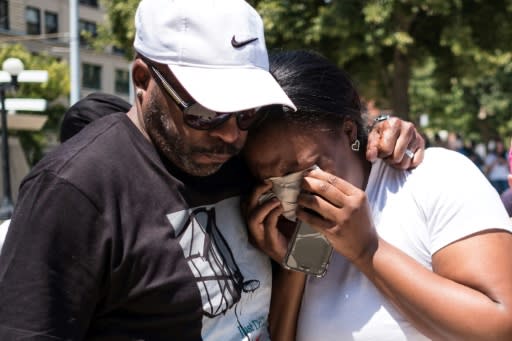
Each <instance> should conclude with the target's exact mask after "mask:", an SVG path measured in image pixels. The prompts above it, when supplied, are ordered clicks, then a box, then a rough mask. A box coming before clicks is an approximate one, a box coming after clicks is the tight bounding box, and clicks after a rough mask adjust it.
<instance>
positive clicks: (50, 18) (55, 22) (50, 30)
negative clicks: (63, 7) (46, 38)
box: [44, 11, 59, 34]
mask: <svg viewBox="0 0 512 341" xmlns="http://www.w3.org/2000/svg"><path fill="white" fill-rule="evenodd" d="M44 33H46V34H55V33H59V16H58V15H57V13H54V12H48V11H46V12H44Z"/></svg>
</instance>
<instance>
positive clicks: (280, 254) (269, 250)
mask: <svg viewBox="0 0 512 341" xmlns="http://www.w3.org/2000/svg"><path fill="white" fill-rule="evenodd" d="M271 189H272V184H271V183H270V182H268V183H264V184H262V185H258V186H256V187H255V189H254V191H253V193H252V194H251V196H250V198H249V201H248V204H247V210H246V212H247V223H248V226H249V232H250V241H251V243H252V244H253V245H254V246H256V247H257V248H259V249H261V250H262V251H263V252H265V253H266V254H267V255H268V256H270V257H271V258H272V259H274V260H275V261H276V262H278V263H281V262H282V261H283V259H284V256H285V254H286V249H287V245H288V238H287V237H286V235H285V234H284V233H283V232H282V231H281V230H279V229H278V227H277V225H278V221H279V220H280V219H279V216H280V215H281V214H282V213H283V209H282V207H281V203H280V202H279V200H278V199H277V198H272V199H269V200H267V201H265V202H262V203H260V197H261V196H262V195H263V194H265V193H266V192H268V191H270V190H271ZM283 219H284V218H282V219H281V220H283ZM290 223H291V222H290Z"/></svg>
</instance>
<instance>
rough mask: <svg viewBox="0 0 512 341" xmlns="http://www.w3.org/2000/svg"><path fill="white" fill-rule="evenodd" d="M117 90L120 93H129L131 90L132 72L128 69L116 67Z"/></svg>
mask: <svg viewBox="0 0 512 341" xmlns="http://www.w3.org/2000/svg"><path fill="white" fill-rule="evenodd" d="M115 77H116V79H115V90H116V92H117V93H118V94H123V95H128V93H129V92H130V73H129V72H128V71H126V70H122V69H116V75H115Z"/></svg>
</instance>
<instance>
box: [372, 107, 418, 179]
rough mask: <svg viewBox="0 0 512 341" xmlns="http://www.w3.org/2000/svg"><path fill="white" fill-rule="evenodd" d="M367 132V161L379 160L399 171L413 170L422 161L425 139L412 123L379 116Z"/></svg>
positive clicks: (387, 116)
mask: <svg viewBox="0 0 512 341" xmlns="http://www.w3.org/2000/svg"><path fill="white" fill-rule="evenodd" d="M368 130H369V132H368V146H367V148H366V158H367V159H368V161H372V162H373V161H375V160H376V159H377V158H380V159H383V160H385V161H386V162H388V163H389V164H391V165H392V166H393V167H395V168H400V169H411V168H415V167H416V166H418V165H419V164H420V163H421V162H422V161H423V156H424V155H423V154H424V152H425V139H424V138H423V137H422V136H421V134H420V133H419V132H418V130H417V129H416V127H415V126H414V124H413V123H411V122H407V121H403V120H401V119H400V118H398V117H390V116H389V115H380V116H378V117H377V118H375V120H374V122H373V124H372V125H371V126H370V127H369V128H368Z"/></svg>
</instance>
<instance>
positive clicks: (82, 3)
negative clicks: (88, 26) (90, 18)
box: [80, 0, 98, 7]
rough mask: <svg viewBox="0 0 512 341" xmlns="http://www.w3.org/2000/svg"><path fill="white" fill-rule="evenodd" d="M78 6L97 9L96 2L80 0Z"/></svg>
mask: <svg viewBox="0 0 512 341" xmlns="http://www.w3.org/2000/svg"><path fill="white" fill-rule="evenodd" d="M80 4H81V5H87V6H91V7H98V0H80Z"/></svg>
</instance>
